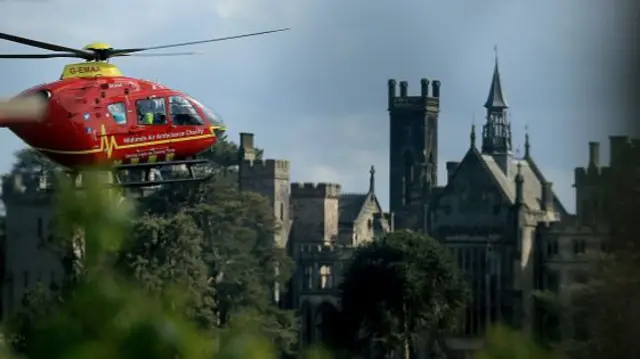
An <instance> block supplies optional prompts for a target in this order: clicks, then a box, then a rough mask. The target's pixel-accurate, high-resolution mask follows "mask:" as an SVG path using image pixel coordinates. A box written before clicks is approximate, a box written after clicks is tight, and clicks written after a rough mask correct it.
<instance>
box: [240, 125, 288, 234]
mask: <svg viewBox="0 0 640 359" xmlns="http://www.w3.org/2000/svg"><path fill="white" fill-rule="evenodd" d="M253 140H254V138H253V134H252V133H241V134H240V148H239V152H240V153H239V157H240V158H239V160H240V166H239V185H240V189H241V190H243V191H251V192H256V193H259V194H261V195H263V196H265V197H267V198H268V199H269V202H270V203H271V205H272V206H273V213H274V215H275V217H276V223H277V224H278V226H279V227H280V228H279V230H278V232H277V233H276V238H274V240H275V241H276V243H278V245H280V246H281V247H287V242H288V238H289V231H290V229H291V215H290V204H289V198H290V196H289V178H290V174H289V172H290V169H289V161H286V160H271V159H270V160H259V159H256V149H255V147H254V144H253V142H254V141H253Z"/></svg>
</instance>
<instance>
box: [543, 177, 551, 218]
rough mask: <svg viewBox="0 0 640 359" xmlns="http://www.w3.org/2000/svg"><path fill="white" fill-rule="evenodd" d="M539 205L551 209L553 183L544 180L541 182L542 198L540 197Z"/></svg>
mask: <svg viewBox="0 0 640 359" xmlns="http://www.w3.org/2000/svg"><path fill="white" fill-rule="evenodd" d="M540 202H542V203H541V207H542V209H543V210H545V211H553V183H552V182H549V181H547V182H545V183H543V184H542V198H540Z"/></svg>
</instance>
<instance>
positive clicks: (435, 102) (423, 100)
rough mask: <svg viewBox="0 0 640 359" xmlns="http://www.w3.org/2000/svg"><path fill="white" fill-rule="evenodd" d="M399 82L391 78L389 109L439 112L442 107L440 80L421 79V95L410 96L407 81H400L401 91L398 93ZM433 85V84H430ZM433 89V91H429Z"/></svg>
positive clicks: (389, 84)
mask: <svg viewBox="0 0 640 359" xmlns="http://www.w3.org/2000/svg"><path fill="white" fill-rule="evenodd" d="M397 84H398V83H397V82H396V80H394V79H390V80H389V81H388V83H387V85H388V88H389V89H388V96H389V110H393V109H420V108H422V109H427V110H429V111H432V112H438V111H439V108H440V81H429V80H427V79H421V80H420V95H419V96H409V94H408V91H409V90H408V88H409V83H408V82H407V81H400V86H399V87H400V93H399V94H397V92H396V88H397ZM429 85H431V86H429ZM430 89H431V91H429V90H430Z"/></svg>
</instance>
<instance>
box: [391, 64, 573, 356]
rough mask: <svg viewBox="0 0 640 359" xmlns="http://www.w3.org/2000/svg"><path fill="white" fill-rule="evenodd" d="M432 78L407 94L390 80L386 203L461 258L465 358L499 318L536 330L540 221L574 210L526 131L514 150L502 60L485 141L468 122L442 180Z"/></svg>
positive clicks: (460, 340) (436, 88) (406, 223)
mask: <svg viewBox="0 0 640 359" xmlns="http://www.w3.org/2000/svg"><path fill="white" fill-rule="evenodd" d="M428 84H429V82H428V81H427V80H422V81H421V93H420V96H409V95H408V91H407V84H406V82H401V83H400V94H399V96H397V94H396V92H395V81H394V80H390V81H389V84H388V87H389V112H390V129H391V131H390V132H391V133H390V136H391V138H390V143H391V146H390V147H391V148H390V151H391V156H390V161H391V162H390V182H391V188H390V189H389V193H390V202H391V209H392V211H393V212H394V213H396V216H397V217H398V218H399V221H398V222H396V225H397V227H404V228H413V229H417V230H423V231H425V232H426V233H428V234H429V235H431V236H432V237H434V238H436V239H438V240H439V241H440V242H441V243H443V244H445V245H446V246H448V247H449V248H451V249H452V250H453V252H454V253H455V255H456V256H457V257H458V262H459V265H460V267H461V269H462V270H463V272H464V273H465V275H466V277H467V279H468V282H469V284H470V286H471V289H472V293H473V299H472V302H471V304H470V305H469V306H468V308H467V310H466V314H465V317H464V320H463V323H462V330H461V331H460V333H459V335H458V336H457V337H455V338H451V339H450V341H449V345H450V347H451V348H452V349H456V350H459V354H460V355H461V357H464V356H465V355H466V352H471V351H474V350H476V349H478V348H479V347H480V346H481V345H482V341H481V339H480V338H482V336H483V335H484V332H485V330H486V329H487V328H488V326H490V325H492V324H494V323H497V322H506V323H509V324H511V325H514V326H517V327H520V328H523V329H524V330H532V329H533V328H532V326H533V321H534V320H533V316H534V313H533V310H534V305H533V302H532V297H531V293H532V291H533V290H534V288H535V284H536V281H535V276H534V274H535V270H534V264H535V263H534V254H535V253H534V252H535V237H536V235H535V233H536V229H537V228H538V226H540V225H542V224H548V223H553V222H559V221H561V220H562V219H563V218H565V217H567V216H568V213H567V212H566V210H565V208H564V206H563V205H562V203H560V201H559V199H558V198H557V196H556V195H555V193H554V191H553V188H552V184H551V183H550V182H549V181H548V180H547V179H546V178H545V176H544V174H543V173H542V171H541V170H540V169H539V167H538V165H537V164H536V162H535V161H534V159H533V155H532V151H531V146H530V142H529V138H528V136H527V138H526V139H525V153H524V156H522V157H517V156H515V155H514V153H513V149H512V138H511V123H510V121H509V118H508V116H507V111H508V104H507V101H506V98H505V95H504V90H503V86H502V81H501V77H500V71H499V67H498V61H497V59H496V63H495V67H494V71H493V78H492V80H491V84H490V89H489V95H488V97H487V100H486V102H485V104H484V107H485V109H486V122H485V124H484V125H483V128H482V133H481V135H480V143H479V144H477V143H476V133H475V126H472V129H471V134H470V137H469V148H468V150H467V153H466V154H465V156H464V157H463V158H462V159H461V160H460V161H459V162H447V163H446V170H447V178H448V180H447V183H446V184H444V185H442V186H438V184H437V182H436V177H435V172H436V168H437V160H438V158H437V142H438V141H437V135H438V134H437V121H438V110H439V97H440V83H439V82H438V81H434V82H433V84H432V93H431V94H429V92H428Z"/></svg>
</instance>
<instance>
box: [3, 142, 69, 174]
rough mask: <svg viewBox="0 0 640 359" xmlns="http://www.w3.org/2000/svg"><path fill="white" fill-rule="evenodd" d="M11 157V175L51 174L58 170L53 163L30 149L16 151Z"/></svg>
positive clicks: (58, 167)
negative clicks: (13, 159)
mask: <svg viewBox="0 0 640 359" xmlns="http://www.w3.org/2000/svg"><path fill="white" fill-rule="evenodd" d="M13 155H14V157H15V162H14V163H13V167H12V169H11V172H12V173H51V172H53V171H56V170H58V169H60V166H58V165H57V164H56V163H55V162H53V161H51V160H50V159H49V158H47V157H46V156H45V155H43V154H42V153H41V152H39V151H38V150H35V149H33V148H31V147H28V148H23V149H21V150H18V151H16V152H14V154H13Z"/></svg>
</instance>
